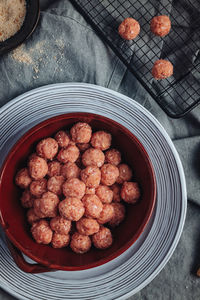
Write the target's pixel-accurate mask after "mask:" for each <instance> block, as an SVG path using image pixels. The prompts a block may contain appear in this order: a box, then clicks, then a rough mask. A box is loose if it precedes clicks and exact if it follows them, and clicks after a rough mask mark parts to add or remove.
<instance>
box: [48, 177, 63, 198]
mask: <svg viewBox="0 0 200 300" xmlns="http://www.w3.org/2000/svg"><path fill="white" fill-rule="evenodd" d="M64 181H65V178H64V177H63V176H62V175H60V176H53V177H50V178H49V179H48V182H47V189H48V190H49V191H50V192H52V193H54V194H56V195H61V194H62V185H63V183H64Z"/></svg>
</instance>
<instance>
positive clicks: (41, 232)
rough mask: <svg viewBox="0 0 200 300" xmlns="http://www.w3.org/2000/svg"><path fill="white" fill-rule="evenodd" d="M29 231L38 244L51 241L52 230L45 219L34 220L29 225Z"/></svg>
mask: <svg viewBox="0 0 200 300" xmlns="http://www.w3.org/2000/svg"><path fill="white" fill-rule="evenodd" d="M31 233H32V235H33V238H34V239H35V241H36V242H37V243H38V244H49V243H51V240H52V236H53V231H52V230H51V228H50V226H49V223H48V222H47V221H46V220H40V221H38V222H35V223H34V224H33V225H32V227H31Z"/></svg>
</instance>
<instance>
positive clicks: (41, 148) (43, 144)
mask: <svg viewBox="0 0 200 300" xmlns="http://www.w3.org/2000/svg"><path fill="white" fill-rule="evenodd" d="M36 152H37V154H38V155H39V156H41V157H43V158H46V159H50V160H52V159H53V158H54V156H56V154H57V152H58V143H57V142H56V140H54V139H53V138H50V137H49V138H46V139H43V140H41V141H40V142H39V143H38V144H37V146H36Z"/></svg>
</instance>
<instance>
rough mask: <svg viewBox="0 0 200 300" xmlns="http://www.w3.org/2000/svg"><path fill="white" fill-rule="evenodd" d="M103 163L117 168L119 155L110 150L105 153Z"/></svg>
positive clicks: (114, 150)
mask: <svg viewBox="0 0 200 300" xmlns="http://www.w3.org/2000/svg"><path fill="white" fill-rule="evenodd" d="M105 161H106V162H107V163H109V164H112V165H115V166H118V165H119V164H120V162H121V153H120V152H119V151H118V150H116V149H110V150H108V151H106V153H105Z"/></svg>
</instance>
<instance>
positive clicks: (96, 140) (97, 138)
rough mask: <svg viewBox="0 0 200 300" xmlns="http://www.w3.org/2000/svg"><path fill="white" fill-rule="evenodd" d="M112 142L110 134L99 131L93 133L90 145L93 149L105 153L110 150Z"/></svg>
mask: <svg viewBox="0 0 200 300" xmlns="http://www.w3.org/2000/svg"><path fill="white" fill-rule="evenodd" d="M111 140H112V137H111V134H110V133H108V132H105V131H97V132H95V133H93V135H92V138H91V142H90V143H91V145H92V147H94V148H97V149H100V150H102V151H104V150H107V149H108V148H110V145H111Z"/></svg>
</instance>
